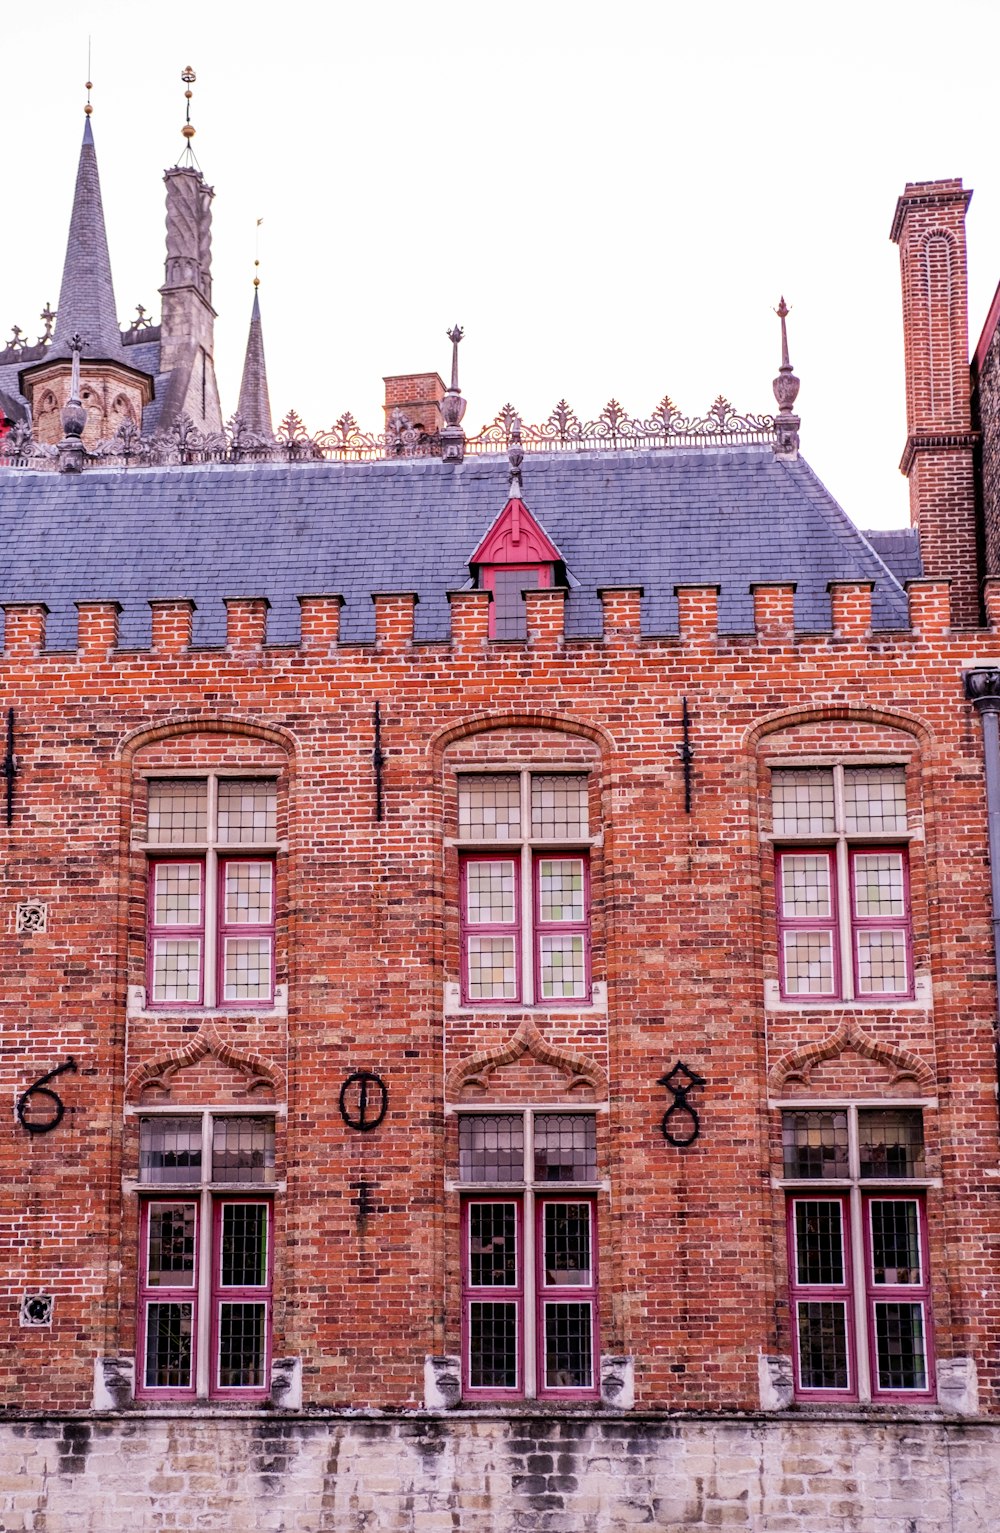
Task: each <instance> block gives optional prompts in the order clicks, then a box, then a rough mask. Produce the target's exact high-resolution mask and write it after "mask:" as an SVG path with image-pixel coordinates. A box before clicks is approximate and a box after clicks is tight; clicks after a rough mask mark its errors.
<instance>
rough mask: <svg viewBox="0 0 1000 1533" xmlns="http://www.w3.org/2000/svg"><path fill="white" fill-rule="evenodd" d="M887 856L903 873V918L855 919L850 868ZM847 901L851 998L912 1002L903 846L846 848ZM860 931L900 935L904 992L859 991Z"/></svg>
mask: <svg viewBox="0 0 1000 1533" xmlns="http://www.w3.org/2000/svg"><path fill="white" fill-rule="evenodd" d="M880 853H881V854H888V855H891V856H894V857H898V858H899V859H900V863H901V866H902V871H903V914H902V915H901V916H859V915H858V914H857V913H856V910H855V897H854V864H855V862H856V860H857V858H858V857H865V856H871V855H873V854H875V855H878V854H880ZM847 855H848V863H849V867H850V878H851V887H850V897H851V906H850V909H851V962H852V964H853V966H854V994H855V997H856V999H857V1000H865V1001H868V1000H886V999H888V1000H894V1001H906V1000H912V998H913V994H914V989H913V983H914V981H913V923H912V920H911V918H910V859H909V857H908V856H907V855H906V848H905V846H898V845H897V846H892V845H888V846H852V847H849V848H848V854H847ZM862 931H901V932H902V933H903V939H904V941H903V946H904V951H905V953H906V989H905V990H862V989H861V983H860V978H859V969H860V963H859V961H858V933H859V932H862Z"/></svg>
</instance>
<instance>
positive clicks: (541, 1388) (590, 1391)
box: [535, 1187, 601, 1400]
mask: <svg viewBox="0 0 1000 1533" xmlns="http://www.w3.org/2000/svg"><path fill="white" fill-rule="evenodd" d="M568 1203H578V1204H583V1205H585V1206H586V1207H587V1209H588V1210H589V1216H588V1217H589V1221H590V1226H589V1228H590V1282H589V1283H586V1284H582V1283H581V1284H575V1285H568V1284H555V1283H553V1284H551V1285H550V1284H548V1283H546V1281H545V1210H546V1208H549V1207H552V1206H555V1205H557V1204H563V1205H565V1204H568ZM535 1269H536V1275H535V1311H536V1313H535V1334H536V1346H535V1356H536V1359H537V1373H538V1377H537V1380H536V1387H537V1394H538V1398H539V1399H540V1400H596V1399H598V1398H599V1397H600V1393H601V1379H600V1313H599V1306H598V1302H597V1295H598V1271H597V1201H596V1199H595V1198H593V1197H587V1196H583V1197H573V1196H572V1195H571V1193H570V1191H569V1188H568V1187H567V1189H566V1192H565V1193H564V1194H563V1196H561V1197H543V1196H541V1195H539V1196H537V1197H536V1198H535ZM546 1303H553V1304H589V1305H590V1367H591V1374H592V1380H591V1383H590V1385H589V1387H587V1388H585V1389H580V1388H572V1387H568V1386H567V1387H558V1386H555V1385H553V1386H547V1385H546V1383H545V1305H546Z"/></svg>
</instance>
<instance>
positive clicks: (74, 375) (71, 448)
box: [59, 330, 87, 474]
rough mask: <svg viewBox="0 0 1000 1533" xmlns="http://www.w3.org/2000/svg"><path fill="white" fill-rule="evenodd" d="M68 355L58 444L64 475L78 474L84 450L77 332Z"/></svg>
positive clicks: (84, 420) (80, 345)
mask: <svg viewBox="0 0 1000 1533" xmlns="http://www.w3.org/2000/svg"><path fill="white" fill-rule="evenodd" d="M69 349H70V355H71V356H72V358H73V367H72V372H71V374H70V385H69V399H68V400H67V401H66V403H65V404H64V405H63V407H62V411H61V415H62V428H63V432H64V435H63V439H62V441H61V442H60V443H59V469H60V472H61V473H64V474H78V473H79V472H80V470H81V469H82V468H83V460H84V458H85V457H86V455H87V454H86V449H85V448H84V445H83V428H84V426H86V424H87V412H86V410H85V409H84V407H83V402H82V400H81V399H80V353H81V351H82V350H83V338H82V336H81V335H80V332H79V330H78V331H77V332H76V333H75V334H74V335H72V336H71V337H70V341H69Z"/></svg>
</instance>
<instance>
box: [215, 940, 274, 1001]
mask: <svg viewBox="0 0 1000 1533" xmlns="http://www.w3.org/2000/svg"><path fill="white" fill-rule="evenodd" d="M223 946H224V948H225V955H224V970H225V998H226V1000H227V1001H267V1000H270V997H271V939H270V937H226V939H225V941H224V943H223Z"/></svg>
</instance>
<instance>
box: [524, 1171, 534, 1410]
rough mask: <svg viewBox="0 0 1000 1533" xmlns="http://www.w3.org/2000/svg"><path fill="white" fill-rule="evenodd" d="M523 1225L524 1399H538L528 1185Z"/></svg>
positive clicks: (531, 1199)
mask: <svg viewBox="0 0 1000 1533" xmlns="http://www.w3.org/2000/svg"><path fill="white" fill-rule="evenodd" d="M522 1225H523V1236H522V1239H523V1242H524V1254H523V1262H524V1266H523V1274H522V1278H523V1294H524V1297H523V1299H522V1301H521V1303H522V1306H523V1320H522V1324H523V1326H524V1336H523V1355H524V1396H525V1399H526V1400H534V1399H536V1398H537V1396H538V1295H537V1288H538V1255H537V1250H536V1240H535V1190H534V1188H533V1187H532V1186H531V1184H530V1182H529V1183H528V1185H527V1186H526V1187H525V1190H524V1213H523V1218H522Z"/></svg>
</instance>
